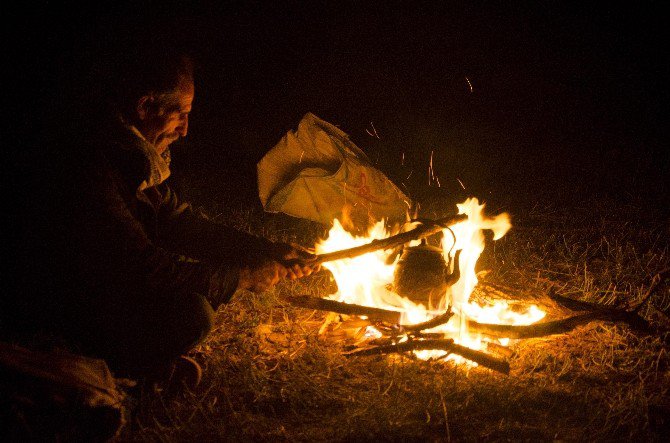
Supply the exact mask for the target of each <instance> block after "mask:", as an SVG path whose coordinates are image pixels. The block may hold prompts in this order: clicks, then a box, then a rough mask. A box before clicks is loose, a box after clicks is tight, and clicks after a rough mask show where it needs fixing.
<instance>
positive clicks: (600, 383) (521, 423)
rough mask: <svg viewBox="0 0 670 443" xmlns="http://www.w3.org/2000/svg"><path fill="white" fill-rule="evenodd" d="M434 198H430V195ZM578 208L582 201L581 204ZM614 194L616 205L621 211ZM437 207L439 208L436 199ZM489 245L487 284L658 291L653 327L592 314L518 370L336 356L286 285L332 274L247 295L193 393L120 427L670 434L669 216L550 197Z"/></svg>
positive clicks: (300, 227) (168, 431) (472, 435)
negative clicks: (636, 327) (568, 203)
mask: <svg viewBox="0 0 670 443" xmlns="http://www.w3.org/2000/svg"><path fill="white" fill-rule="evenodd" d="M431 205H432V207H433V208H435V207H439V206H440V205H441V203H440V202H432V203H430V204H427V205H426V207H431ZM575 206H579V205H575ZM613 207H615V208H616V209H612V208H613ZM434 212H435V211H434ZM221 217H222V218H223V219H226V220H228V221H232V222H233V223H235V224H236V225H237V226H238V227H241V228H243V229H247V230H250V231H254V232H258V233H263V234H265V235H267V236H270V237H273V238H278V239H282V240H291V241H299V242H301V243H303V244H309V243H310V242H312V243H313V241H314V239H315V238H316V237H317V236H319V235H321V234H322V232H321V231H320V230H319V229H317V227H315V226H313V225H310V224H309V223H307V222H300V221H295V220H290V219H288V218H284V217H279V216H278V217H268V216H264V217H263V216H261V215H260V214H255V213H254V211H248V212H244V211H237V210H233V211H232V212H231V213H223V214H221ZM514 225H515V227H514V228H513V229H512V231H511V232H510V233H509V234H508V235H507V236H506V237H505V238H503V239H502V240H500V241H498V242H496V244H495V247H489V248H487V250H486V251H485V252H484V255H483V256H482V258H481V260H480V263H479V268H480V269H488V270H490V272H489V273H488V274H487V276H486V277H485V279H484V281H483V283H482V285H481V287H480V288H479V289H478V292H477V296H479V297H498V296H500V297H507V298H513V299H516V300H521V301H532V302H533V303H538V304H541V305H542V306H543V307H544V308H545V309H547V310H548V311H549V319H551V318H560V317H563V316H566V315H567V314H568V312H567V311H565V310H563V309H561V308H559V307H558V306H556V305H555V304H554V303H552V302H551V301H550V300H549V299H548V298H547V297H546V296H545V294H546V292H547V290H548V288H549V287H552V286H553V287H554V288H557V290H558V292H559V293H560V294H562V295H565V296H569V297H573V298H578V299H582V300H588V301H593V302H598V303H603V304H607V305H612V306H617V307H625V306H628V305H631V304H635V302H636V301H639V300H641V299H642V298H643V297H645V295H646V294H647V293H648V291H649V289H650V285H651V283H652V279H653V278H654V276H655V275H658V274H663V276H664V277H663V279H661V282H660V283H659V285H658V286H656V288H655V289H654V290H653V294H652V295H651V298H650V300H649V303H648V305H647V307H646V308H645V309H644V310H643V311H642V313H641V314H642V315H643V316H644V317H645V318H647V319H648V320H650V322H651V323H652V325H653V327H654V332H653V333H641V332H637V331H632V330H631V329H629V327H628V326H626V325H619V324H612V323H607V322H594V323H591V324H589V325H587V326H584V327H581V328H578V329H577V330H574V331H573V332H571V333H569V334H563V335H557V336H552V337H547V338H543V339H532V340H522V341H518V342H517V343H514V344H512V346H511V347H512V349H513V350H514V351H515V354H514V356H513V357H511V360H510V363H511V367H512V370H511V374H510V375H509V376H503V375H500V374H497V373H494V372H492V371H489V370H486V369H481V368H470V369H469V368H467V367H466V366H464V365H455V364H453V363H444V362H441V361H420V360H416V359H413V358H410V357H407V356H394V357H391V356H389V357H385V356H379V357H358V358H353V359H346V358H344V357H343V356H342V355H341V352H342V343H341V342H338V341H336V340H332V339H324V338H323V337H320V336H319V335H318V329H319V326H320V324H321V322H322V320H323V319H324V317H325V316H324V314H322V313H316V312H312V311H305V310H301V309H297V308H291V307H288V306H287V305H285V304H284V303H283V302H282V300H283V299H284V298H285V297H287V296H290V295H291V294H304V293H309V294H314V295H323V294H325V293H327V292H328V291H329V290H330V288H331V287H332V285H331V284H330V282H329V281H328V279H327V278H326V277H325V274H319V275H315V276H312V277H310V278H308V279H305V280H303V281H300V282H294V283H286V284H282V285H280V286H279V287H277V288H276V289H275V290H274V292H272V293H270V294H264V295H260V296H258V295H253V294H249V293H240V294H237V296H236V297H235V298H234V300H233V302H232V303H230V304H229V305H227V306H225V307H223V308H221V310H220V312H219V314H218V321H217V328H216V330H215V331H214V332H213V333H212V334H211V336H210V338H209V340H208V341H207V342H206V343H204V344H203V345H202V346H200V347H199V348H198V349H197V350H196V351H195V352H194V355H195V356H196V357H197V358H198V359H199V361H201V362H202V364H203V366H204V368H205V376H204V380H203V382H202V384H201V385H200V386H199V387H198V388H197V390H196V391H194V392H185V393H184V394H183V395H180V396H179V397H177V398H175V399H173V400H170V401H167V400H165V399H163V398H161V396H160V395H147V396H146V397H145V398H142V399H141V400H138V401H136V402H135V408H134V412H133V419H132V420H131V421H130V423H129V424H128V426H127V427H126V429H124V431H123V433H122V435H121V439H122V440H141V441H154V440H156V441H221V440H272V441H275V440H290V441H304V440H309V441H314V440H317V441H351V440H355V441H373V440H375V441H376V440H385V441H388V440H391V441H401V440H402V441H443V440H446V441H449V440H515V441H516V440H541V441H545V440H587V439H588V440H596V441H612V440H644V441H662V440H665V439H667V437H666V435H667V432H668V431H670V393H669V392H668V390H669V389H670V356H669V354H668V352H669V344H670V335H669V334H668V333H667V331H668V330H669V329H668V327H669V325H670V319H669V317H668V315H669V314H670V293H669V289H668V284H667V283H668V268H669V267H670V259H669V257H668V254H669V253H670V250H669V242H668V233H669V232H668V220H667V219H665V218H663V217H659V216H657V215H655V214H649V213H647V212H644V211H643V208H635V207H625V208H621V207H616V206H612V205H607V204H605V203H593V202H591V203H590V204H588V205H583V207H582V208H580V207H573V208H570V210H567V209H555V208H550V207H544V208H541V209H538V208H535V209H533V210H530V211H526V212H525V213H524V216H523V217H521V216H517V217H515V219H514Z"/></svg>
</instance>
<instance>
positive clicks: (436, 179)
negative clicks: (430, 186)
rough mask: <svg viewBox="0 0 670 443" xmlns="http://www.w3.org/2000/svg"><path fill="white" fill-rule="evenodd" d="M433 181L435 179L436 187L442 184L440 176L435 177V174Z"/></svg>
mask: <svg viewBox="0 0 670 443" xmlns="http://www.w3.org/2000/svg"><path fill="white" fill-rule="evenodd" d="M435 181H437V187H438V188H441V187H442V185H441V184H440V177H437V176H436V177H435Z"/></svg>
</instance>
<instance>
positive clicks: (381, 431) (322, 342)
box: [3, 2, 670, 441]
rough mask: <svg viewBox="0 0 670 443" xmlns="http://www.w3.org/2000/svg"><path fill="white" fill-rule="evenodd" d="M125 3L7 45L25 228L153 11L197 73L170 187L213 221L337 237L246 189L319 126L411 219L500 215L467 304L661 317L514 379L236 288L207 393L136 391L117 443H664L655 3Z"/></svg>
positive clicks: (47, 12) (279, 295)
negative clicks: (71, 136) (374, 175)
mask: <svg viewBox="0 0 670 443" xmlns="http://www.w3.org/2000/svg"><path fill="white" fill-rule="evenodd" d="M134 8H135V6H133V7H127V8H125V7H123V6H119V7H118V10H115V11H110V12H109V14H108V15H105V14H100V13H97V12H94V11H87V10H80V11H79V12H76V13H74V12H72V13H67V14H66V16H67V17H68V18H67V19H63V18H58V19H56V18H55V17H56V16H58V14H57V13H63V11H58V6H54V5H53V4H50V5H44V7H43V8H42V9H41V10H40V12H38V13H36V14H33V15H31V16H30V18H26V19H25V21H24V22H21V23H25V24H26V26H27V27H29V28H30V29H32V30H33V31H35V30H36V29H45V30H46V31H45V32H44V34H42V33H40V32H27V31H25V30H22V31H18V30H17V32H16V34H15V35H25V36H26V37H25V41H26V43H27V44H28V45H29V47H30V48H34V50H31V51H27V50H26V51H19V52H20V53H21V54H20V56H19V61H20V63H24V64H25V68H26V69H21V70H20V74H19V77H20V78H21V81H19V82H17V85H18V86H19V87H18V88H16V89H15V90H14V91H12V92H14V93H15V94H16V96H17V99H16V100H12V103H19V105H20V106H19V107H18V108H17V109H16V111H15V112H14V116H15V117H16V121H17V123H16V124H15V125H14V127H15V128H18V130H19V131H18V132H19V137H17V138H16V140H14V139H13V138H11V137H10V138H9V140H10V141H12V142H16V143H17V146H20V147H21V148H22V149H20V150H18V152H17V153H16V154H15V155H11V156H9V157H10V158H8V161H7V164H8V165H9V167H8V168H7V169H8V171H7V174H3V176H4V177H3V180H6V181H7V183H8V187H6V189H12V190H13V192H12V194H13V195H15V196H16V198H17V200H18V201H19V202H20V203H19V204H18V205H16V208H17V210H16V211H12V212H10V213H9V217H10V221H11V222H12V223H15V224H16V225H20V221H21V220H23V219H25V218H26V217H29V216H34V215H35V214H36V213H39V207H37V208H36V207H34V206H35V205H32V206H31V202H39V201H40V200H39V198H35V199H32V198H33V197H35V196H36V195H39V194H40V193H39V190H40V189H41V188H42V187H44V186H48V185H49V179H50V177H51V175H50V174H51V172H52V171H53V169H57V165H58V164H59V162H61V161H69V160H72V159H73V158H76V157H74V156H73V155H71V154H72V152H68V151H67V150H65V151H63V150H62V148H61V147H60V146H61V145H59V146H58V147H56V145H52V144H50V140H51V139H52V137H51V136H53V134H54V133H58V132H61V133H66V134H68V133H76V132H77V130H78V129H79V128H80V127H81V125H84V124H85V122H86V121H87V113H86V112H87V110H91V109H93V110H94V109H95V101H94V100H93V98H92V96H93V94H91V91H92V90H94V89H95V85H96V84H97V80H99V77H100V76H103V77H104V74H105V72H107V70H109V69H112V68H113V66H109V65H108V64H107V63H106V62H105V57H104V56H105V53H106V50H107V49H108V48H110V47H114V46H115V45H117V46H118V45H121V44H122V43H119V42H122V41H124V39H127V38H131V36H132V35H133V32H134V30H135V29H137V28H138V26H139V25H140V24H141V23H142V20H143V17H145V16H152V18H153V21H152V23H153V26H156V28H157V29H161V30H163V31H165V29H168V30H171V31H172V32H173V33H174V34H175V35H176V36H177V37H180V38H184V39H185V40H187V43H188V45H189V46H190V47H191V48H193V50H194V52H195V53H196V55H197V57H198V62H199V71H198V73H197V78H196V102H195V106H194V111H193V114H192V116H191V120H190V127H189V135H188V137H187V138H186V139H185V140H184V141H180V142H178V143H177V144H175V145H174V148H173V149H172V152H173V166H172V169H173V176H172V178H171V179H170V180H171V181H172V184H173V186H174V187H175V188H177V190H178V191H179V192H180V193H181V195H182V197H185V198H186V199H188V200H190V201H191V202H192V203H193V204H194V206H196V207H200V208H202V209H203V210H204V211H206V212H207V213H209V214H210V215H211V216H213V217H215V219H216V220H217V221H218V222H221V223H224V224H229V225H232V226H236V227H238V228H240V229H243V230H246V231H250V232H253V233H255V234H259V235H263V236H266V237H268V238H271V239H274V240H283V241H291V242H295V243H298V244H301V245H303V246H307V247H309V246H313V245H314V243H315V241H316V240H318V239H319V238H321V237H322V236H323V235H324V233H325V232H326V230H325V229H324V228H323V227H322V226H317V225H316V224H313V223H311V222H307V221H304V220H297V219H294V218H290V217H288V216H284V215H282V214H268V213H264V212H263V210H262V207H261V205H260V202H259V201H258V197H257V189H256V175H255V165H256V162H257V161H258V160H259V159H260V158H261V157H262V156H263V155H264V153H265V152H266V151H267V150H269V149H270V148H271V147H272V146H274V144H275V143H276V142H277V141H278V140H279V139H280V138H281V137H282V136H283V135H284V134H285V133H286V131H287V130H289V129H291V128H294V127H296V126H297V124H298V122H299V120H300V118H301V117H302V115H304V114H305V113H306V112H313V113H315V114H316V115H318V116H319V117H321V118H323V119H325V120H327V121H329V122H331V123H333V124H335V125H337V126H338V127H340V128H341V129H342V130H344V131H345V132H347V133H348V134H350V135H351V137H352V140H353V141H354V142H355V143H356V144H357V145H358V146H359V147H360V148H361V149H362V150H363V151H365V152H366V153H367V154H368V155H369V157H370V159H371V160H372V161H373V163H374V164H375V166H376V167H378V168H379V169H380V170H382V171H383V172H384V173H386V174H387V175H388V176H389V178H391V179H392V180H393V181H394V182H395V183H396V184H397V185H398V186H399V187H400V188H401V189H402V190H403V191H405V192H406V193H407V195H408V196H410V197H411V198H412V199H414V200H415V201H417V202H419V203H420V204H421V215H422V216H425V217H430V218H438V217H440V216H444V215H445V214H450V213H453V212H454V210H455V206H454V205H455V204H456V203H459V202H461V201H463V200H465V198H466V197H468V196H474V197H478V198H479V199H480V200H481V201H484V202H485V203H486V204H487V209H488V212H489V213H490V214H497V213H500V212H508V213H509V214H510V215H511V217H512V225H513V227H512V229H511V231H510V232H509V233H508V234H507V235H506V236H505V237H503V238H502V239H501V240H499V241H497V242H495V243H494V242H493V241H490V240H489V242H488V244H487V249H486V250H485V251H484V253H483V255H482V257H481V258H480V260H479V263H478V268H477V271H488V273H486V276H485V277H484V278H482V281H481V283H480V285H479V287H478V288H476V290H475V294H474V296H475V297H477V298H481V299H482V300H486V299H491V298H509V299H512V300H519V301H528V302H532V303H536V304H538V305H540V306H541V307H542V308H543V309H545V310H546V311H547V312H548V316H547V318H546V319H545V321H547V320H552V319H559V318H563V317H567V316H569V315H573V314H574V313H571V312H570V311H568V310H567V309H565V308H562V307H560V306H558V305H557V304H556V303H554V302H553V301H552V300H550V299H549V297H548V295H547V294H548V293H549V291H550V290H554V291H556V292H557V293H558V294H560V295H563V296H566V297H571V298H574V299H579V300H584V301H589V302H594V303H600V304H602V305H606V306H609V307H615V308H620V309H625V308H626V307H629V306H634V305H636V303H638V302H641V301H643V300H645V304H644V306H643V308H642V309H641V310H640V312H639V314H640V316H641V317H643V318H644V319H645V320H647V321H648V322H649V328H648V329H647V330H636V329H632V328H631V327H630V326H628V325H626V324H623V323H612V322H607V321H597V322H593V323H590V324H588V325H586V326H581V327H579V328H577V329H575V330H574V331H572V332H569V333H567V334H561V335H554V336H550V337H546V338H538V339H527V340H519V341H516V342H512V343H511V344H510V348H511V349H512V350H513V351H514V354H513V355H512V356H511V357H507V358H508V359H509V362H510V365H511V373H510V375H509V376H504V375H500V374H497V373H495V372H492V371H489V370H486V369H483V368H471V369H469V368H467V367H466V366H464V365H454V364H452V363H444V362H440V361H420V360H416V359H412V358H410V357H408V356H396V357H358V358H352V359H347V358H345V357H343V356H342V355H341V353H342V351H343V348H344V346H345V345H346V344H347V343H346V342H345V341H344V340H335V339H332V338H326V337H323V336H319V334H318V330H319V327H320V325H321V322H322V320H323V319H324V318H325V314H322V313H319V312H315V311H308V310H302V309H298V308H293V307H290V306H288V304H287V303H286V299H287V298H288V297H290V296H292V295H298V294H310V295H317V296H318V295H320V296H323V295H326V294H327V293H328V291H329V290H330V288H332V285H331V284H330V282H329V279H328V275H327V274H326V273H319V274H316V275H314V276H311V277H309V278H306V279H303V280H301V281H299V282H295V283H281V284H280V285H279V286H277V287H276V289H275V290H273V291H271V292H269V293H266V294H262V295H254V294H251V293H238V294H237V295H236V296H235V297H234V298H233V301H232V302H231V303H230V304H229V305H227V306H225V307H222V308H221V309H220V310H219V312H218V318H217V328H216V329H215V331H214V332H213V333H212V334H211V336H210V337H209V339H208V340H207V342H206V343H204V344H203V345H202V346H200V347H199V348H197V349H196V350H195V351H194V353H193V356H194V357H195V358H196V359H197V360H198V361H199V362H200V363H201V364H202V366H203V368H204V379H203V382H202V383H201V385H200V386H199V387H198V388H197V389H196V390H195V391H193V392H191V391H187V392H185V393H183V394H182V395H179V396H178V397H176V398H172V399H167V398H165V397H163V396H162V395H161V394H160V393H152V392H144V393H143V394H142V395H141V396H138V395H137V394H133V396H130V397H128V399H127V403H128V405H127V406H128V422H127V424H126V426H125V427H124V429H123V430H122V432H121V434H120V436H119V440H120V441H128V440H132V441H227V440H230V441H245V440H263V441H269V440H272V441H275V440H289V441H312V440H316V441H379V440H382V441H386V440H389V441H449V440H456V441H459V440H467V441H473V440H493V441H499V440H513V441H516V440H531V441H557V440H577V441H583V440H595V441H617V440H618V441H666V440H667V438H668V437H667V435H668V432H670V418H669V417H670V392H669V391H668V390H669V389H670V355H669V353H668V352H669V346H670V335H668V332H669V331H670V289H669V287H668V282H669V276H670V273H669V272H670V271H669V270H670V218H669V212H668V204H669V203H670V201H669V200H670V199H669V198H668V197H669V193H668V182H669V180H668V173H669V172H670V171H669V165H670V163H669V161H668V155H667V153H666V150H667V144H668V137H667V128H668V125H667V116H666V114H665V113H664V108H665V103H666V102H667V98H668V91H667V84H666V81H667V78H668V75H667V74H668V73H667V67H668V66H669V65H670V64H668V63H666V62H667V54H666V52H667V51H665V50H664V49H663V47H662V43H661V42H662V41H663V39H662V38H661V36H660V33H661V32H660V31H661V26H662V24H661V19H660V17H661V14H660V13H659V11H657V10H656V9H658V8H659V7H658V6H656V3H654V2H647V3H642V4H635V5H633V4H629V5H624V6H621V7H614V6H607V7H605V6H600V7H599V6H588V5H582V6H579V7H577V6H575V7H572V6H568V5H559V4H556V3H553V2H529V3H528V4H525V5H524V4H523V3H515V5H514V6H510V5H504V6H503V5H498V4H494V5H491V4H490V3H481V4H480V3H478V2H474V3H472V2H468V3H467V6H466V4H464V5H463V6H452V7H449V8H446V7H445V8H437V7H432V6H431V7H428V6H425V5H423V6H422V5H417V6H413V7H412V8H411V10H410V9H408V8H397V9H396V8H393V7H390V6H388V5H383V6H381V5H379V6H375V5H373V4H372V3H369V4H367V5H366V6H365V7H359V8H351V9H350V10H348V11H344V10H337V11H335V10H334V7H333V6H332V5H328V4H316V3H314V4H312V3H310V4H309V5H295V6H293V7H284V6H282V7H278V6H270V5H263V4H262V3H253V4H229V5H227V6H219V5H217V4H215V3H214V2H213V3H212V4H209V3H207V2H203V3H200V4H198V6H193V7H192V8H191V9H189V10H188V11H184V10H182V9H180V8H167V9H161V11H156V12H155V13H153V14H152V11H153V9H152V8H151V7H148V6H147V7H146V8H142V7H140V8H139V10H138V11H136V10H135V9H134ZM663 26H664V25H663ZM24 31H25V32H24ZM45 35H46V37H47V38H44V36H45ZM21 67H23V66H21ZM471 87H472V89H471ZM19 98H20V99H19ZM91 112H95V111H91ZM12 122H13V120H12ZM373 127H374V128H373ZM366 129H367V130H368V131H372V130H376V131H377V133H378V135H379V137H378V138H377V137H373V136H371V135H369V134H368V132H367V131H366ZM57 138H59V139H61V138H60V137H57ZM431 156H432V159H433V166H434V170H435V173H436V175H437V176H438V178H439V181H440V185H439V186H438V185H437V184H436V182H435V181H431V182H429V180H428V167H429V163H430V159H431ZM403 159H404V160H403ZM54 165H56V168H54ZM26 177H27V178H28V180H27V181H23V180H24V179H25V178H26ZM33 191H37V192H36V193H33ZM4 216H5V217H7V216H8V215H7V214H4Z"/></svg>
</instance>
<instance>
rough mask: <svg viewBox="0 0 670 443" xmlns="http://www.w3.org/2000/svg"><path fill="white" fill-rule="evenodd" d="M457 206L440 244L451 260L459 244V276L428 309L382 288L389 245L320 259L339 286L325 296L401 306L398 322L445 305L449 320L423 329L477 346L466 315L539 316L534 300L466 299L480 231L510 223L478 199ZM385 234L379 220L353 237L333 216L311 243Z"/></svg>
mask: <svg viewBox="0 0 670 443" xmlns="http://www.w3.org/2000/svg"><path fill="white" fill-rule="evenodd" d="M457 207H458V211H459V214H466V215H467V216H468V218H467V220H465V221H463V222H460V223H458V224H456V225H454V226H452V227H451V230H452V231H453V234H452V233H451V232H449V231H448V230H445V232H444V236H443V241H442V250H443V251H444V254H445V260H446V261H447V262H451V263H453V257H454V255H455V252H456V251H457V250H461V254H460V261H459V264H460V270H461V277H460V279H459V280H458V281H457V282H456V283H455V284H454V285H453V286H451V287H449V288H448V289H447V290H446V292H445V293H444V296H443V298H442V299H441V300H439V301H438V302H437V303H436V306H435V307H434V308H435V310H428V309H427V307H426V306H424V305H422V304H419V303H415V302H413V301H411V300H409V299H407V298H405V297H401V296H400V295H398V294H396V293H395V292H392V291H391V290H389V289H388V288H390V287H392V286H391V284H392V282H393V275H394V270H395V266H396V263H391V264H389V263H387V262H388V258H389V255H388V254H389V253H390V252H389V251H378V252H375V253H370V254H366V255H362V256H359V257H356V258H351V259H343V260H338V261H333V262H328V263H325V264H324V267H326V268H328V269H329V270H330V271H331V272H332V273H333V276H334V277H335V280H336V282H337V286H338V288H339V291H338V292H337V293H336V294H334V295H333V296H332V297H331V298H333V299H335V300H337V301H342V302H346V303H355V304H359V305H365V306H371V307H378V308H384V309H391V310H397V311H400V312H402V321H401V323H402V324H415V323H420V322H424V321H427V320H429V319H431V318H433V317H435V316H437V315H439V314H441V313H443V312H444V311H445V310H446V309H447V308H448V307H449V306H451V308H452V310H453V312H454V314H455V315H454V316H453V317H452V318H451V320H450V321H449V322H448V323H447V324H444V325H441V326H439V327H436V328H434V329H432V330H429V331H426V332H433V333H435V332H437V333H442V334H444V336H445V338H453V339H454V341H455V342H456V343H459V344H462V345H465V346H468V347H470V348H473V349H480V348H481V347H482V337H480V336H478V335H477V334H470V333H468V331H467V321H466V320H467V319H472V320H476V321H478V322H480V323H498V324H512V325H528V324H531V323H534V322H536V321H538V320H540V319H541V318H543V317H544V315H545V314H544V312H542V311H541V310H540V309H538V308H537V307H536V306H534V305H533V306H529V307H528V308H527V310H526V311H525V312H519V310H518V309H517V310H512V309H511V308H510V306H509V305H508V303H507V302H505V301H500V302H496V303H495V304H493V305H491V306H480V305H479V304H477V303H474V302H471V301H470V295H471V294H472V291H473V290H474V288H475V286H476V285H477V276H476V273H475V265H476V264H477V260H478V259H479V256H480V255H481V253H482V251H483V250H484V246H485V238H484V233H483V231H484V230H491V231H493V239H494V240H498V239H500V238H501V237H502V236H504V235H505V233H506V232H507V231H508V230H509V229H510V228H511V223H510V220H509V216H508V215H507V214H505V213H503V214H500V215H497V216H495V217H488V216H486V215H484V205H483V204H481V205H480V204H479V201H478V200H477V199H476V198H471V199H468V200H466V201H465V202H463V203H461V204H459V205H457ZM389 235H390V233H388V232H386V230H385V229H384V222H383V221H380V222H378V223H377V224H376V225H374V226H373V227H372V228H371V229H370V231H369V232H368V235H367V236H365V237H354V236H352V235H351V234H349V233H348V232H346V231H345V230H344V228H343V227H342V225H341V224H340V222H339V221H337V220H336V221H335V223H334V225H333V228H332V229H331V230H330V232H329V235H328V238H327V239H326V240H324V241H322V242H320V243H319V244H317V245H316V251H317V253H319V254H324V253H328V252H333V251H338V250H341V249H347V248H352V247H355V246H360V245H362V244H366V243H369V242H370V241H372V240H375V239H381V238H386V237H388V236H389ZM454 239H455V244H454ZM450 257H451V260H452V261H450V260H449V259H450ZM452 266H453V265H452ZM381 335H382V334H381V333H380V332H379V331H377V330H376V329H375V328H374V327H372V326H368V327H367V328H366V331H365V336H366V337H370V338H374V337H379V336H381ZM504 341H507V340H504ZM503 344H506V343H503ZM415 353H416V355H417V356H418V357H419V358H423V359H427V358H431V357H438V356H441V355H443V354H444V352H443V351H416V352H415ZM450 358H451V356H450Z"/></svg>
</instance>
